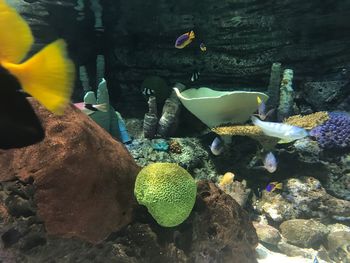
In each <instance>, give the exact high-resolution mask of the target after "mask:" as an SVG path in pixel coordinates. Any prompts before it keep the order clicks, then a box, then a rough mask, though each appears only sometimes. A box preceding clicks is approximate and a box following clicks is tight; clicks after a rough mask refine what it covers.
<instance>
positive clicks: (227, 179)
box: [219, 172, 235, 187]
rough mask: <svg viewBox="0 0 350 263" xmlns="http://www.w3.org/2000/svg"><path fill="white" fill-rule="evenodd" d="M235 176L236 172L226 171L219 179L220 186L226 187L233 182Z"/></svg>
mask: <svg viewBox="0 0 350 263" xmlns="http://www.w3.org/2000/svg"><path fill="white" fill-rule="evenodd" d="M234 178H235V174H234V173H231V172H227V173H225V174H224V175H223V176H222V177H221V178H220V179H219V187H225V186H227V185H230V184H232V183H233V179H234Z"/></svg>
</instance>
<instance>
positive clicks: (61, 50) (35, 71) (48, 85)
mask: <svg viewBox="0 0 350 263" xmlns="http://www.w3.org/2000/svg"><path fill="white" fill-rule="evenodd" d="M2 66H3V67H5V68H6V69H7V70H8V71H9V72H10V73H11V74H12V75H14V76H15V77H16V78H17V79H18V80H19V82H20V84H21V86H22V88H23V90H24V91H25V92H27V93H29V94H30V95H31V96H33V97H34V98H36V99H37V100H38V101H39V102H40V103H41V104H42V105H44V106H45V107H46V108H47V109H48V110H50V111H52V112H53V113H56V114H62V113H63V111H64V108H65V106H66V105H67V104H68V103H69V101H70V96H71V94H72V89H73V84H74V72H75V68H74V64H73V62H72V61H71V60H70V59H69V58H68V57H67V51H66V43H65V42H64V41H63V40H56V41H55V42H53V43H51V44H49V45H48V46H46V47H45V48H44V49H42V50H41V51H40V52H39V53H37V54H35V55H34V56H33V57H31V58H30V59H28V60H27V61H25V62H24V63H22V64H12V63H7V62H3V63H2Z"/></svg>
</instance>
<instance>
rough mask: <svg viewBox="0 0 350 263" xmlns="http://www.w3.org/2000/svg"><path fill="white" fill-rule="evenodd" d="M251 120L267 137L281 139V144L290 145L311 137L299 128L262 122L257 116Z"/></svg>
mask: <svg viewBox="0 0 350 263" xmlns="http://www.w3.org/2000/svg"><path fill="white" fill-rule="evenodd" d="M251 119H252V122H253V124H254V125H256V126H258V127H260V128H261V129H262V131H263V132H264V133H265V134H266V135H267V136H271V137H276V138H280V139H281V141H279V143H289V142H292V141H295V140H298V139H301V138H304V137H306V136H308V135H309V134H308V132H307V131H306V130H305V129H303V128H300V127H297V126H293V125H289V124H285V123H277V122H267V121H261V120H259V119H258V118H257V117H255V116H252V117H251Z"/></svg>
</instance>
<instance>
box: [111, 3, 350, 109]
mask: <svg viewBox="0 0 350 263" xmlns="http://www.w3.org/2000/svg"><path fill="white" fill-rule="evenodd" d="M105 6H109V8H108V9H106V10H105V11H106V12H105V24H106V25H108V24H109V25H111V24H113V25H114V26H113V27H108V28H107V29H106V32H107V37H108V38H109V39H110V40H109V42H110V43H112V45H113V46H114V48H113V49H112V50H110V51H109V55H108V58H109V63H110V64H109V65H110V69H117V70H118V72H116V71H114V72H113V73H111V76H113V83H112V82H110V83H111V84H112V85H113V86H114V88H113V89H114V92H115V93H114V94H115V95H116V96H115V98H116V100H117V101H118V102H119V104H120V106H121V107H122V108H123V109H124V110H125V111H126V109H129V112H131V111H130V109H131V108H132V107H135V104H130V103H129V102H128V99H130V101H133V102H134V103H136V105H142V99H141V96H140V95H139V96H137V95H136V94H139V91H138V88H139V87H140V84H141V83H142V81H143V79H145V78H146V77H147V76H149V75H159V76H161V77H163V78H165V79H167V80H168V81H169V82H170V83H174V82H178V81H179V82H185V84H189V83H190V78H191V74H192V72H194V71H200V72H201V75H200V78H199V80H198V82H197V83H195V85H196V86H197V85H208V86H212V87H217V88H239V87H240V88H242V87H246V88H253V89H258V90H264V89H266V87H267V84H268V79H269V72H270V68H271V64H272V63H273V62H277V61H279V62H282V64H283V66H284V67H285V66H287V65H288V67H289V68H292V69H294V70H295V72H296V82H297V83H300V82H303V81H305V80H308V81H310V80H311V81H318V80H322V79H320V78H325V77H326V76H329V77H328V78H329V79H330V80H338V79H339V78H344V79H348V77H347V76H348V74H349V73H348V71H349V66H350V65H349V56H350V54H349V52H348V51H347V47H348V46H349V44H350V38H349V34H348V33H349V31H350V29H349V26H348V25H347V22H346V21H347V18H348V16H349V14H350V4H349V3H348V2H346V1H343V2H334V1H324V2H322V3H320V2H319V1H308V2H305V1H302V0H297V1H294V0H284V1H278V2H266V1H265V2H261V1H258V0H235V1H232V0H231V1H221V2H217V1H214V0H201V1H197V0H196V1H191V2H188V1H185V0H179V1H176V2H174V1H165V0H156V1H152V2H142V3H140V2H139V1H135V0H134V1H130V0H128V1H126V0H118V1H115V0H106V1H105ZM136 17H137V19H135V18H136ZM191 29H193V30H194V31H195V33H196V39H195V41H194V42H193V43H192V44H191V45H190V46H188V47H186V48H185V49H182V50H177V49H175V48H174V42H175V39H176V38H177V37H178V36H179V35H180V34H182V33H184V32H188V31H189V30H191ZM201 42H204V43H205V44H206V46H207V48H208V49H207V52H201V51H200V49H199V44H200V43H201ZM343 69H345V71H343ZM321 76H322V77H321ZM119 84H123V85H119ZM344 90H345V91H346V96H348V94H349V91H348V89H344ZM120 91H121V92H122V94H124V95H125V96H123V97H119V98H118V97H117V96H119V92H120ZM137 98H139V99H137ZM339 99H340V100H343V99H344V97H340V98H339Z"/></svg>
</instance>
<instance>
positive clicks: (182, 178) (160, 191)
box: [134, 163, 197, 227]
mask: <svg viewBox="0 0 350 263" xmlns="http://www.w3.org/2000/svg"><path fill="white" fill-rule="evenodd" d="M134 194H135V197H136V199H137V201H138V203H139V204H141V205H144V206H146V207H147V209H148V212H149V213H150V214H151V215H152V216H153V218H154V219H155V220H156V221H157V223H158V224H160V225H161V226H164V227H173V226H177V225H179V224H181V223H182V222H183V221H184V220H185V219H186V218H187V217H188V216H189V215H190V213H191V211H192V208H193V206H194V203H195V200H196V194H197V186H196V182H195V181H194V179H193V178H192V176H191V175H190V174H189V173H188V172H187V171H186V170H185V169H183V168H182V167H181V166H179V165H177V164H175V163H153V164H149V165H147V166H146V167H144V168H143V169H142V170H141V171H140V172H139V174H138V175H137V178H136V183H135V188H134Z"/></svg>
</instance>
